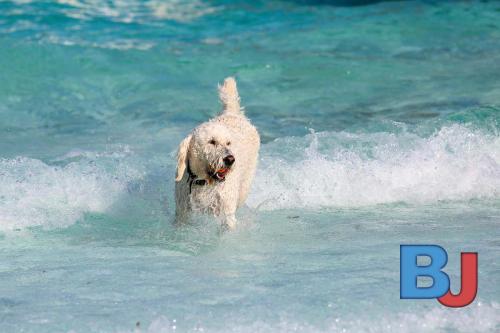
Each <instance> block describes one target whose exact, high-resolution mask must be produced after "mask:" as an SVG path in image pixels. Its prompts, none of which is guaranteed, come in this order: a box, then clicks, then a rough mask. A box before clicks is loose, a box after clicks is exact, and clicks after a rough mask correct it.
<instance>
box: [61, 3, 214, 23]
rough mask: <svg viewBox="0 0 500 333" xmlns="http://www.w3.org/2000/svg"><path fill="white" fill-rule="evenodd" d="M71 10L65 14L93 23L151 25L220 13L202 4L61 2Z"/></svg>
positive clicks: (66, 9)
mask: <svg viewBox="0 0 500 333" xmlns="http://www.w3.org/2000/svg"><path fill="white" fill-rule="evenodd" d="M57 2H58V3H60V4H61V5H65V6H67V7H66V8H64V9H63V12H64V13H65V14H66V15H67V16H69V17H72V18H76V19H81V20H91V19H94V18H98V17H105V18H107V19H109V20H111V21H115V22H121V23H148V22H149V21H151V20H172V21H178V22H188V21H192V20H194V19H196V18H198V17H201V16H203V15H207V14H210V13H213V12H214V11H216V10H217V9H216V8H215V7H211V6H210V5H208V4H207V3H205V2H202V1H199V0H188V1H183V0H169V1H163V0H162V1H158V0H149V1H144V2H141V1H131V0H113V1H105V2H103V1H98V0H57Z"/></svg>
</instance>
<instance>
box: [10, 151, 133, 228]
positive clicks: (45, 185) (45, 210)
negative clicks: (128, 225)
mask: <svg viewBox="0 0 500 333" xmlns="http://www.w3.org/2000/svg"><path fill="white" fill-rule="evenodd" d="M80 155H81V156H80ZM91 155H93V156H95V157H98V155H95V154H90V153H81V154H76V153H71V154H70V155H69V157H68V158H73V159H75V161H72V162H70V163H68V164H66V165H64V166H57V165H48V164H46V163H44V162H42V161H40V160H37V159H32V158H27V157H18V158H14V159H0V198H1V200H0V231H9V230H17V229H24V228H26V227H33V226H42V227H64V226H68V225H70V224H73V223H74V222H76V221H77V220H79V219H80V218H81V217H82V216H83V214H84V213H86V212H105V211H106V210H107V209H109V208H110V207H111V206H112V205H113V203H115V202H116V200H118V198H119V197H120V196H121V195H124V194H126V191H127V184H128V182H130V181H131V180H133V179H139V178H140V177H141V176H142V173H141V172H140V171H138V170H137V169H134V168H132V167H131V166H130V165H128V164H127V163H125V162H123V161H120V160H119V157H117V156H116V154H110V155H109V156H108V157H109V160H110V161H106V158H101V159H99V160H96V159H94V158H90V159H89V158H81V157H83V156H91ZM99 156H100V155H99ZM117 161H118V162H117ZM107 162H112V163H107Z"/></svg>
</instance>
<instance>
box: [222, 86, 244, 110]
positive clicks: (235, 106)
mask: <svg viewBox="0 0 500 333" xmlns="http://www.w3.org/2000/svg"><path fill="white" fill-rule="evenodd" d="M219 99H220V101H221V103H222V107H223V109H222V113H241V112H242V111H243V109H242V108H241V106H240V95H239V94H238V88H237V87H236V80H235V79H234V77H227V78H226V79H225V80H224V83H223V84H222V85H219Z"/></svg>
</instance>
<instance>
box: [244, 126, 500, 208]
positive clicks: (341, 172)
mask: <svg viewBox="0 0 500 333" xmlns="http://www.w3.org/2000/svg"><path fill="white" fill-rule="evenodd" d="M305 141H307V142H308V146H307V145H304V142H305ZM498 196H500V137H499V136H498V135H494V134H489V133H485V132H482V131H479V130H474V129H471V128H468V127H466V126H462V125H458V124H455V125H450V126H445V127H442V128H441V129H440V130H439V131H437V132H436V133H435V134H433V135H431V136H427V137H425V136H419V135H417V134H413V133H410V132H408V131H405V130H403V131H400V132H399V133H397V134H394V133H388V132H381V133H358V134H353V133H345V132H334V133H326V132H325V133H319V134H314V133H313V134H311V135H309V136H307V137H306V140H304V138H285V139H278V140H276V141H275V142H273V143H270V144H268V145H265V146H264V147H263V154H262V158H261V161H260V165H259V168H258V171H257V174H256V178H255V181H254V187H253V191H252V193H251V195H250V197H249V200H248V204H249V205H250V206H251V207H254V208H255V207H258V208H259V209H264V210H274V209H282V208H320V207H357V206H367V205H375V204H384V203H394V202H407V203H411V204H422V203H433V202H438V201H441V200H469V199H474V198H495V197H498Z"/></svg>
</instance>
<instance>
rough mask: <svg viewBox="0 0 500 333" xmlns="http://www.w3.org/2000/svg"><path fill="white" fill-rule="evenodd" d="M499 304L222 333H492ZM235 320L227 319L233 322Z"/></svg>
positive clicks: (162, 320)
mask: <svg viewBox="0 0 500 333" xmlns="http://www.w3.org/2000/svg"><path fill="white" fill-rule="evenodd" d="M499 311H500V305H499V304H498V303H496V302H493V303H491V304H483V303H481V302H477V303H474V304H473V305H471V306H469V307H468V308H465V309H449V308H443V307H439V308H438V307H433V308H431V309H429V310H427V311H421V310H416V311H414V312H399V313H386V314H380V315H376V316H374V317H375V318H377V319H376V320H374V319H372V318H373V317H372V318H369V317H367V318H363V316H359V317H358V318H356V319H352V318H341V317H337V318H334V319H331V320H330V323H329V324H328V325H325V326H326V328H321V327H316V326H313V325H310V324H307V323H300V322H296V321H294V320H284V319H282V320H281V321H280V322H279V323H277V324H274V325H273V324H268V323H265V322H262V321H255V322H254V323H253V324H252V325H249V326H239V325H234V326H231V325H226V326H225V329H224V330H222V331H223V332H234V333H245V332H252V333H257V332H259V333H266V332H304V333H306V332H325V333H327V332H331V333H335V332H359V333H375V332H387V333H391V332H398V333H405V332H413V333H420V332H422V333H424V332H437V331H439V332H444V331H445V332H471V333H473V332H493V331H496V330H498V329H499V328H500V316H498V313H499ZM235 322H238V321H237V320H228V323H235ZM178 326H179V323H178V322H177V321H176V320H169V319H168V318H167V317H164V316H160V317H158V318H156V319H155V320H154V321H153V322H152V323H151V324H150V325H149V326H148V328H147V330H146V331H145V332H148V333H167V332H176V331H177V327H178ZM186 331H187V332H206V333H208V332H221V330H220V329H215V330H214V329H210V328H205V327H203V324H198V325H197V326H196V327H193V328H192V329H188V330H186Z"/></svg>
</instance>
